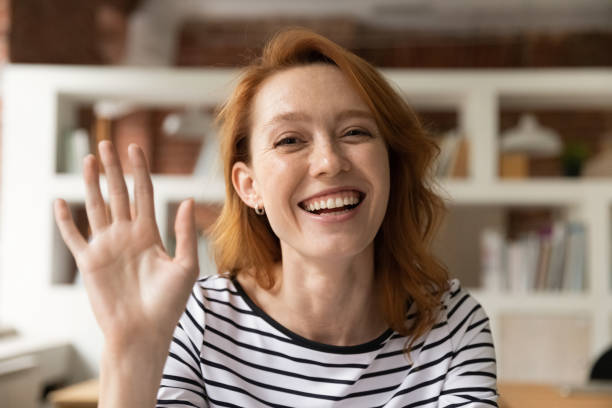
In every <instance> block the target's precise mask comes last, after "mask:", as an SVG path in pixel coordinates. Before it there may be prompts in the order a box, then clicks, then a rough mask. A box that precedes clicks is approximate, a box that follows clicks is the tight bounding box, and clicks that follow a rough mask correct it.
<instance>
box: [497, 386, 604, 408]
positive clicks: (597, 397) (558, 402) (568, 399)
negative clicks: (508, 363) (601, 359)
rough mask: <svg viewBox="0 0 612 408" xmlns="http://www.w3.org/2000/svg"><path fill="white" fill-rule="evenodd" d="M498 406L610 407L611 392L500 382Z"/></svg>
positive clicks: (523, 407)
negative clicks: (569, 391)
mask: <svg viewBox="0 0 612 408" xmlns="http://www.w3.org/2000/svg"><path fill="white" fill-rule="evenodd" d="M498 390H499V406H500V408H548V407H551V408H612V393H604V392H600V393H590V392H589V393H580V392H577V393H572V394H571V395H569V396H563V395H562V393H561V392H560V389H559V388H558V387H555V386H552V385H543V384H515V383H500V384H498Z"/></svg>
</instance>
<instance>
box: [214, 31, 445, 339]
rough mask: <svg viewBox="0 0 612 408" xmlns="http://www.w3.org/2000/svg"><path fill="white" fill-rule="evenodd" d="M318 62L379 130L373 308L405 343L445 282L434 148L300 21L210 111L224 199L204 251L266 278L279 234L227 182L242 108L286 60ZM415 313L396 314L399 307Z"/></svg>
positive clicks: (387, 89) (359, 64)
mask: <svg viewBox="0 0 612 408" xmlns="http://www.w3.org/2000/svg"><path fill="white" fill-rule="evenodd" d="M314 63H326V64H333V65H335V66H336V67H338V68H339V69H340V70H341V71H342V73H343V74H344V75H346V77H347V78H348V79H349V81H350V83H351V84H352V85H353V86H354V87H355V89H356V90H357V91H358V92H359V94H360V95H361V97H362V98H363V100H364V101H365V102H366V103H367V104H368V106H369V108H370V109H371V111H372V113H373V114H374V117H375V119H376V122H377V125H378V127H379V130H380V132H381V134H382V135H383V137H384V139H385V141H386V145H387V151H388V154H389V165H390V174H391V180H390V186H391V189H390V197H389V204H388V207H387V212H386V215H385V218H384V220H383V223H382V225H381V227H380V230H379V231H378V233H377V235H376V238H375V242H374V245H375V274H376V282H377V290H378V291H379V295H380V296H379V298H380V299H381V310H382V311H383V314H384V319H385V320H386V322H387V323H388V324H389V326H390V327H391V328H392V329H394V330H396V331H397V332H399V333H400V334H402V335H405V336H407V337H408V338H409V342H408V343H407V348H409V347H410V346H411V345H412V344H413V342H414V341H415V340H416V339H417V338H418V337H420V336H421V335H423V334H425V333H426V332H427V331H429V330H430V329H431V327H432V326H433V324H434V323H435V319H436V316H437V313H438V312H439V305H440V298H441V296H442V294H443V293H444V292H445V291H446V290H448V273H447V270H446V268H445V267H444V266H443V265H442V264H441V263H440V262H438V261H437V260H436V258H435V257H434V256H433V254H432V253H431V248H430V247H431V242H432V239H433V236H434V233H435V231H436V229H437V227H438V225H439V222H440V220H441V218H442V216H443V214H444V212H445V206H444V202H443V201H442V199H441V198H440V197H438V196H437V195H436V194H435V192H434V191H433V189H432V181H433V180H432V179H431V177H430V171H429V170H430V167H431V165H432V162H433V160H434V159H435V157H436V155H437V154H438V148H437V145H436V144H435V143H434V142H433V140H432V139H431V138H430V137H428V135H427V133H426V132H425V130H424V128H423V127H422V126H421V124H420V122H419V119H418V117H417V115H416V114H415V112H414V111H413V110H412V109H411V108H410V107H409V106H408V105H407V104H406V102H405V101H404V99H403V98H402V97H401V96H400V95H399V94H398V93H397V92H396V91H394V90H393V88H392V87H391V86H390V85H389V83H388V82H387V81H386V80H385V79H384V78H383V76H382V75H381V74H380V73H379V72H378V71H377V70H376V69H375V68H374V67H372V65H370V64H369V63H368V62H366V61H365V60H363V59H361V58H359V57H358V56H356V55H355V54H353V53H351V52H349V51H347V50H346V49H344V48H342V47H340V46H339V45H337V44H335V43H334V42H332V41H330V40H328V39H327V38H325V37H323V36H321V35H318V34H316V33H313V32H312V31H309V30H305V29H289V30H285V31H281V32H280V33H278V34H276V35H275V36H274V37H273V38H272V39H271V40H270V41H269V42H268V43H267V45H266V47H265V48H264V50H263V53H262V56H261V57H260V58H258V59H257V60H255V61H254V62H253V63H252V64H251V65H249V66H248V67H246V69H245V70H244V72H243V74H242V76H241V78H240V80H239V83H238V84H237V86H236V88H235V90H234V92H233V93H232V95H231V96H230V98H229V99H228V100H227V102H226V103H225V104H224V105H223V107H222V109H221V110H220V112H219V114H218V117H217V119H218V121H219V124H220V135H221V155H222V158H223V162H224V177H225V184H226V201H225V203H224V206H223V210H222V212H221V215H220V217H219V218H218V220H217V222H216V223H215V225H214V226H213V228H212V230H211V233H212V244H213V250H214V258H215V262H216V264H217V267H218V268H219V271H220V272H223V273H229V274H230V275H231V276H236V275H237V274H239V273H241V272H242V271H245V270H254V271H255V276H256V279H257V282H258V284H259V285H260V286H261V287H263V288H270V287H272V285H273V284H274V277H273V275H272V266H273V265H274V264H276V263H278V262H280V261H281V249H280V242H279V240H278V238H277V237H276V235H275V234H274V233H273V231H272V229H271V228H270V225H269V224H268V222H267V220H266V217H260V216H257V215H255V213H254V211H253V210H252V209H251V208H250V207H248V206H247V205H246V204H245V203H243V202H242V200H241V199H240V197H239V196H238V194H237V193H236V191H235V190H234V188H233V185H232V179H231V177H232V167H233V166H234V163H236V162H239V161H242V162H245V163H247V164H249V162H250V160H251V157H250V155H249V138H250V113H251V108H252V104H253V100H254V97H255V95H256V93H257V91H258V89H259V87H260V86H261V84H262V83H263V82H264V81H265V80H266V79H267V78H269V77H270V76H272V75H274V74H275V73H277V72H279V71H282V70H285V69H287V68H290V67H295V66H300V65H305V64H314ZM411 305H413V308H414V309H413V310H415V312H416V314H415V317H414V319H412V320H411V322H412V323H411V324H410V325H407V324H406V321H407V320H406V315H407V313H408V309H409V308H410V307H411Z"/></svg>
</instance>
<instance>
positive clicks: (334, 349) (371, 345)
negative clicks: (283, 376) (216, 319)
mask: <svg viewBox="0 0 612 408" xmlns="http://www.w3.org/2000/svg"><path fill="white" fill-rule="evenodd" d="M231 281H232V283H233V285H234V287H235V288H236V291H237V292H238V294H239V295H240V296H241V297H242V299H243V300H244V301H245V302H246V304H247V305H248V306H249V307H250V308H251V310H252V311H253V312H254V313H255V314H256V315H257V316H259V317H261V318H262V319H264V320H265V321H266V322H267V323H269V324H270V325H271V326H272V327H274V328H275V329H277V330H279V331H280V332H281V333H283V334H285V335H286V336H287V337H289V338H290V339H292V340H293V341H294V342H295V343H297V344H299V345H301V346H303V347H306V348H309V349H313V350H317V351H323V352H326V353H336V354H359V353H368V352H371V351H375V350H378V349H380V348H381V347H382V346H383V344H384V342H385V341H386V340H387V339H388V338H389V337H390V336H391V335H392V334H393V329H391V328H388V329H386V330H385V331H384V332H383V333H382V334H381V335H380V336H378V337H376V338H375V339H373V340H370V341H368V342H366V343H362V344H357V345H353V346H336V345H333V344H326V343H320V342H317V341H314V340H310V339H307V338H306V337H303V336H300V335H299V334H297V333H295V332H293V331H291V330H289V329H288V328H286V327H285V326H283V325H282V324H280V323H279V322H277V321H276V320H274V319H273V318H272V316H270V315H269V314H267V313H266V312H265V311H264V310H263V309H262V308H260V307H259V306H257V304H256V303H255V302H254V301H253V300H252V299H251V298H250V297H249V295H248V294H247V293H246V291H245V290H244V288H243V287H242V285H240V282H238V280H237V279H236V277H232V278H231Z"/></svg>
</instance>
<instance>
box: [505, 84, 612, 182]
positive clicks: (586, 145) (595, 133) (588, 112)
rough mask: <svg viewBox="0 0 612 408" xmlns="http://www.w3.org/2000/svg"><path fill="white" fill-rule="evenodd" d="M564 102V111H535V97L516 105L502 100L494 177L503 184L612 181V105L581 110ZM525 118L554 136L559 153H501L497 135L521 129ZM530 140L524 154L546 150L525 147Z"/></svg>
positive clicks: (513, 100)
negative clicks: (514, 181) (553, 180)
mask: <svg viewBox="0 0 612 408" xmlns="http://www.w3.org/2000/svg"><path fill="white" fill-rule="evenodd" d="M565 98H566V99H565V102H564V104H565V106H564V107H555V106H554V105H553V106H538V105H537V102H538V95H532V96H530V97H529V98H526V99H525V100H524V101H523V102H524V106H520V104H519V101H520V98H518V97H517V96H516V95H514V96H512V97H508V96H504V95H503V94H502V95H501V96H500V108H499V109H500V110H499V113H498V115H499V117H498V135H499V153H498V154H499V158H498V161H499V166H498V168H499V172H498V176H499V177H500V178H501V179H515V178H516V179H527V178H530V179H533V178H544V179H551V178H580V179H598V178H608V179H612V165H611V164H610V163H611V162H612V128H611V127H610V123H611V120H612V101H608V105H607V106H593V104H591V105H581V104H579V103H578V102H577V101H575V100H573V99H572V98H571V97H570V96H567V97H565ZM546 100H548V99H546ZM526 114H529V115H531V116H532V118H533V119H535V120H536V121H537V123H538V125H539V126H540V127H542V128H545V129H547V130H550V131H552V132H554V133H555V134H556V135H557V137H558V141H559V143H560V146H559V150H558V151H557V152H555V153H551V154H536V153H529V152H528V151H526V150H523V151H522V152H521V151H520V150H517V151H514V150H513V151H512V152H507V153H504V154H502V152H501V149H502V147H501V141H502V139H501V136H502V135H503V134H504V132H506V131H508V130H509V129H511V128H515V127H516V126H518V124H519V123H521V124H522V123H523V122H522V120H523V115H526ZM528 140H533V139H527V140H525V141H523V143H521V145H523V146H524V147H523V148H524V149H528V148H529V149H536V148H538V146H539V148H543V147H544V144H542V143H538V144H535V143H528ZM526 143H527V144H526ZM529 146H530V147H529ZM550 148H551V149H552V146H550Z"/></svg>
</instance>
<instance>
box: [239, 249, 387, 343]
mask: <svg viewBox="0 0 612 408" xmlns="http://www.w3.org/2000/svg"><path fill="white" fill-rule="evenodd" d="M275 277H276V282H275V285H274V287H273V288H272V289H270V290H268V291H264V290H262V289H261V288H259V289H258V287H256V285H255V286H253V284H248V283H247V284H246V286H247V287H249V288H250V290H249V291H248V293H249V295H252V297H253V300H254V301H255V302H257V303H258V305H259V306H260V307H261V308H262V309H263V310H264V311H265V312H266V313H268V314H269V315H270V316H271V317H272V318H273V319H275V320H276V321H278V322H279V323H281V324H282V325H283V326H285V327H287V328H288V329H289V330H291V331H293V332H295V333H297V334H299V335H300V336H302V337H305V338H307V339H310V340H313V341H317V342H321V343H325V344H333V345H338V346H348V345H356V344H362V343H365V342H367V341H370V340H373V339H374V338H376V337H378V336H379V335H380V334H381V333H382V332H383V331H384V330H385V329H386V328H387V325H386V324H385V322H384V320H383V319H382V315H381V313H380V310H379V307H378V301H377V295H376V290H375V284H374V250H373V247H369V248H368V249H366V250H365V251H363V252H362V253H361V254H359V255H357V256H355V257H352V258H350V259H349V258H347V259H340V260H338V259H334V260H331V261H330V260H321V259H315V260H313V259H305V258H304V257H303V256H300V255H299V254H297V253H296V252H295V251H292V250H290V249H288V248H283V262H282V264H279V265H277V267H276V269H275ZM241 283H242V281H241ZM245 290H247V289H246V288H245Z"/></svg>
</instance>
